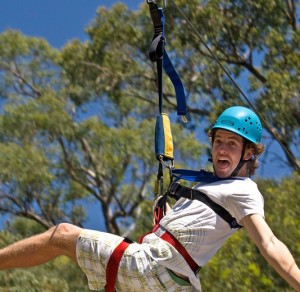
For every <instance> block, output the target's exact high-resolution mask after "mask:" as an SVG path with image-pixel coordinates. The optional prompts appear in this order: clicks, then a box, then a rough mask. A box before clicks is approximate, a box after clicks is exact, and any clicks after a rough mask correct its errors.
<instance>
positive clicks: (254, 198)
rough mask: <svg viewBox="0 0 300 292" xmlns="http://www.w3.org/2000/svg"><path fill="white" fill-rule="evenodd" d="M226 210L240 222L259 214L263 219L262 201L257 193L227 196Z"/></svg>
mask: <svg viewBox="0 0 300 292" xmlns="http://www.w3.org/2000/svg"><path fill="white" fill-rule="evenodd" d="M226 203H227V206H228V207H227V210H228V211H229V213H230V214H231V215H232V216H233V217H235V218H236V219H237V221H238V223H240V221H241V220H242V219H243V218H244V217H245V216H247V215H251V214H259V215H261V216H263V217H264V199H263V197H262V195H261V194H260V193H259V192H255V193H251V194H248V193H242V194H232V195H228V196H227V200H226Z"/></svg>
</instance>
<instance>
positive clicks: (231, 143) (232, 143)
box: [228, 140, 237, 147]
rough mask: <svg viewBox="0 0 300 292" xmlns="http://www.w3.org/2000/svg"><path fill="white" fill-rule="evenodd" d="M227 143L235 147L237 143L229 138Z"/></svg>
mask: <svg viewBox="0 0 300 292" xmlns="http://www.w3.org/2000/svg"><path fill="white" fill-rule="evenodd" d="M228 145H229V146H230V147H235V146H236V145H237V142H236V141H234V140H230V141H229V142H228Z"/></svg>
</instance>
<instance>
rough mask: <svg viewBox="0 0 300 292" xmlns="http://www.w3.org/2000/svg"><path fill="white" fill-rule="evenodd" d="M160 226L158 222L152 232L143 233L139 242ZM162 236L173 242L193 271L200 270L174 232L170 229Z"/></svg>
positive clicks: (170, 242) (165, 239)
mask: <svg viewBox="0 0 300 292" xmlns="http://www.w3.org/2000/svg"><path fill="white" fill-rule="evenodd" d="M159 227H160V225H159V224H157V225H156V226H155V227H154V228H153V229H152V230H151V232H148V233H146V234H145V235H143V236H142V237H141V238H140V239H139V243H142V242H143V239H144V237H145V236H146V235H148V234H150V233H154V232H155V231H156V230H157V229H158V228H159ZM160 238H161V239H163V240H164V241H166V242H168V243H169V244H171V245H172V246H173V247H174V248H175V249H176V250H177V251H178V252H179V253H180V254H181V255H182V256H183V258H184V259H185V260H186V262H187V264H188V265H189V267H190V268H191V269H192V271H193V272H194V273H195V274H196V273H197V272H198V271H199V269H200V266H199V265H198V264H197V263H196V262H195V261H194V260H193V258H192V257H191V256H190V254H189V253H188V251H187V250H186V249H185V247H184V246H183V245H182V244H181V243H180V241H179V240H178V239H177V238H176V237H175V236H174V235H173V234H172V233H170V232H169V231H168V230H165V233H164V234H163V235H162V236H160Z"/></svg>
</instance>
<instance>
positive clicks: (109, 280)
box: [105, 238, 132, 292]
mask: <svg viewBox="0 0 300 292" xmlns="http://www.w3.org/2000/svg"><path fill="white" fill-rule="evenodd" d="M130 243H132V242H131V241H130V240H129V239H127V238H124V240H123V241H122V242H121V243H120V244H119V245H118V246H117V247H116V248H115V249H114V251H113V253H112V254H111V256H110V258H109V260H108V263H107V267H106V286H105V292H114V291H115V283H116V279H117V274H118V269H119V264H120V261H121V258H122V256H123V254H124V252H125V250H126V248H127V247H128V246H129V245H130Z"/></svg>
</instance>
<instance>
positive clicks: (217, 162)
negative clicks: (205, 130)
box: [212, 129, 246, 178]
mask: <svg viewBox="0 0 300 292" xmlns="http://www.w3.org/2000/svg"><path fill="white" fill-rule="evenodd" d="M243 146H244V141H243V138H242V137H241V136H239V135H237V134H234V133H232V132H229V131H225V130H221V129H218V130H217V131H216V133H215V136H214V142H213V145H212V159H213V164H214V170H215V173H216V175H217V176H218V177H220V178H227V177H230V175H231V174H232V172H233V171H234V170H235V168H236V167H237V165H238V163H239V161H240V159H241V155H242V150H243ZM244 172H245V170H243V168H242V169H241V170H240V171H239V173H238V175H240V176H245V175H246V173H244Z"/></svg>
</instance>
